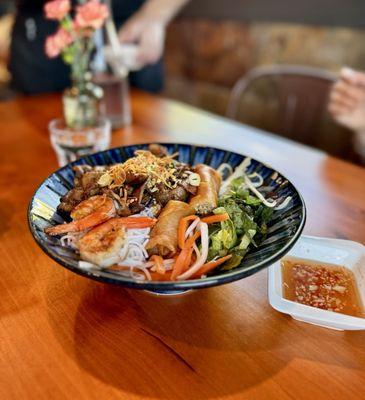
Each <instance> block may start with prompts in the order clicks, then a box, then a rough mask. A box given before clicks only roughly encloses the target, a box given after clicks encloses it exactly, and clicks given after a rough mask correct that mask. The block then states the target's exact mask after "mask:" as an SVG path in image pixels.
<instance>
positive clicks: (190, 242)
mask: <svg viewBox="0 0 365 400" xmlns="http://www.w3.org/2000/svg"><path fill="white" fill-rule="evenodd" d="M200 236H201V232H200V231H196V232H195V233H194V235H193V236H190V237H189V238H187V240H186V242H185V247H187V248H188V249H189V248H190V247H192V246H193V244H194V243H195V242H196V240H197V239H199V238H200Z"/></svg>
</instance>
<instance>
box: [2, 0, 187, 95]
mask: <svg viewBox="0 0 365 400" xmlns="http://www.w3.org/2000/svg"><path fill="white" fill-rule="evenodd" d="M186 2H187V0H148V1H146V2H145V1H144V0H114V1H113V2H112V12H113V17H114V22H115V24H116V26H117V28H118V29H119V28H120V31H119V34H120V39H121V41H122V42H134V41H140V42H141V44H142V46H141V48H143V49H144V51H143V54H141V57H140V59H141V61H143V63H144V64H145V67H144V68H142V69H141V70H139V71H134V72H131V73H130V76H129V79H130V83H131V85H132V86H134V87H137V88H139V89H142V90H146V91H150V92H158V91H160V90H161V89H162V86H163V76H164V74H163V62H162V50H163V41H164V30H165V27H166V25H167V23H168V22H169V21H170V20H171V19H172V18H173V16H174V15H175V14H176V13H177V12H178V11H179V10H180V8H181V7H182V6H183V5H184V4H185V3H186ZM45 3H46V0H17V1H16V4H17V14H16V18H15V23H14V27H13V31H12V40H11V47H10V61H9V70H10V72H11V75H12V87H13V88H14V89H15V90H17V91H20V92H22V93H25V94H37V93H45V92H55V91H61V90H63V89H65V88H66V87H67V86H69V85H70V69H69V66H67V65H65V64H64V63H63V61H62V60H61V58H57V59H49V58H48V57H47V56H46V54H45V52H44V43H45V40H46V38H47V36H49V35H52V34H53V33H54V32H55V31H56V29H57V22H55V21H49V20H47V19H45V17H44V15H43V6H44V4H45ZM144 3H145V4H144Z"/></svg>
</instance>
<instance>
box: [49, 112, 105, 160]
mask: <svg viewBox="0 0 365 400" xmlns="http://www.w3.org/2000/svg"><path fill="white" fill-rule="evenodd" d="M110 131H111V123H110V121H109V120H108V119H106V118H99V119H98V121H97V124H96V125H95V126H90V127H85V128H80V129H71V128H68V127H67V126H66V124H65V122H64V120H62V119H54V120H52V121H51V122H50V123H49V132H50V138H51V143H52V147H53V148H54V150H55V152H56V155H57V159H58V164H59V165H60V166H61V167H62V166H64V165H66V164H68V163H69V162H72V161H75V160H77V159H78V158H80V157H82V156H85V155H87V154H91V153H95V152H97V151H102V150H106V149H108V148H109V146H110V137H111V134H110Z"/></svg>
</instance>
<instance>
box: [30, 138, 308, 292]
mask: <svg viewBox="0 0 365 400" xmlns="http://www.w3.org/2000/svg"><path fill="white" fill-rule="evenodd" d="M149 144H160V145H162V146H171V145H181V146H187V147H193V146H194V147H199V148H206V149H210V150H213V151H226V152H230V153H232V154H236V155H239V156H243V157H246V158H247V157H248V158H251V159H252V160H254V161H256V162H258V163H260V164H261V165H264V166H265V167H267V168H269V169H271V170H272V171H273V172H277V173H278V174H279V175H280V176H281V177H283V178H284V179H285V180H286V181H288V182H289V183H290V185H291V186H292V187H293V189H294V190H295V191H296V193H297V194H298V197H299V200H300V202H301V213H302V218H301V221H300V224H299V226H298V229H297V230H296V232H295V233H294V235H293V237H292V238H291V239H290V240H289V242H288V243H286V244H285V246H283V247H282V248H281V249H280V250H279V251H277V252H275V253H274V254H273V255H271V256H270V257H268V258H266V259H264V260H262V261H260V262H258V263H255V264H253V265H251V266H250V267H249V268H246V269H245V268H244V266H239V267H236V268H234V269H232V270H230V271H227V272H226V273H224V274H221V275H218V276H208V277H206V278H200V279H192V280H185V281H163V282H160V281H141V282H138V281H135V280H132V279H127V278H124V277H122V276H120V278H118V279H117V278H111V277H107V276H102V275H99V274H97V273H96V272H95V271H94V272H93V271H90V270H87V269H82V268H80V267H75V266H73V265H71V264H70V263H67V262H65V261H64V259H63V258H62V257H60V256H59V255H58V254H57V252H55V251H53V250H52V249H51V248H49V246H48V245H47V244H46V243H45V242H44V241H43V240H42V239H41V238H40V237H39V236H38V234H37V232H36V230H35V228H34V225H33V222H32V220H31V210H32V208H33V204H34V201H35V197H36V194H37V193H38V191H39V189H40V188H41V187H42V186H43V185H44V184H45V182H46V181H47V180H48V179H50V178H51V177H52V176H53V175H55V174H58V175H59V173H60V172H61V171H64V170H66V169H68V168H70V167H72V166H74V165H78V164H79V163H80V161H83V160H84V161H86V163H87V162H88V158H89V157H90V156H95V155H103V154H106V153H108V152H110V151H113V150H118V149H121V148H128V147H133V146H148V145H149ZM89 165H90V163H89ZM306 219H307V209H306V205H305V202H304V199H303V196H302V195H301V193H300V192H299V191H298V189H297V188H296V186H295V185H294V184H293V183H292V182H291V181H290V180H289V179H288V178H286V176H285V175H283V174H282V173H281V172H280V171H278V170H277V169H275V168H273V167H271V165H269V164H267V163H264V162H261V161H260V160H258V159H256V158H252V157H250V156H248V155H245V154H241V153H237V152H235V151H231V150H227V149H224V148H219V147H212V146H209V145H200V144H193V143H184V142H160V141H154V142H144V143H135V144H129V145H122V146H116V147H112V148H110V149H107V150H103V151H99V152H96V153H92V154H89V155H86V156H84V157H81V158H80V159H78V160H76V161H73V162H71V163H68V164H66V165H65V166H63V167H61V168H58V169H57V170H55V171H53V172H52V173H51V174H50V175H48V176H47V177H46V178H45V179H43V181H42V182H41V183H40V184H39V185H38V186H37V188H36V189H35V191H34V193H33V195H32V197H31V199H30V201H29V204H28V208H27V220H28V227H29V230H30V232H31V234H32V236H33V239H34V240H35V242H36V243H37V244H38V246H39V247H40V248H41V249H42V250H43V252H44V253H45V254H47V255H48V256H49V257H50V258H51V259H53V260H54V261H56V262H57V263H58V264H60V265H61V266H63V267H64V268H66V269H68V270H70V271H72V272H74V273H76V274H78V275H81V276H84V277H87V278H89V279H93V280H95V281H98V282H104V283H111V284H116V285H119V286H123V287H126V288H131V289H141V290H151V291H153V290H156V291H165V290H166V291H169V290H189V289H199V288H208V287H213V286H218V285H222V284H227V283H230V282H234V281H237V280H240V279H243V278H245V277H247V276H250V275H253V274H254V273H256V272H258V271H260V270H262V269H264V268H266V267H268V266H270V265H272V264H273V263H275V262H276V261H278V260H279V259H280V258H282V257H283V256H284V255H285V254H286V253H287V252H288V251H290V249H291V248H292V247H293V246H294V244H295V243H296V242H297V240H298V239H299V238H300V235H301V233H302V231H303V229H304V225H305V223H306ZM100 272H102V270H101V271H100Z"/></svg>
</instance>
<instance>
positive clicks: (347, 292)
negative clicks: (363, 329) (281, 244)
mask: <svg viewBox="0 0 365 400" xmlns="http://www.w3.org/2000/svg"><path fill="white" fill-rule="evenodd" d="M281 266H282V277H283V293H284V297H285V298H286V299H287V300H291V301H295V302H297V303H301V304H305V305H307V306H311V307H316V308H321V309H323V310H328V311H334V312H339V313H342V314H347V315H351V316H354V317H364V316H365V313H364V308H363V305H362V302H361V299H360V296H359V293H358V288H357V285H356V281H355V278H354V274H353V273H352V271H350V270H348V269H347V268H345V267H341V266H337V265H329V264H312V263H310V262H308V261H301V260H285V261H282V263H281Z"/></svg>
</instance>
